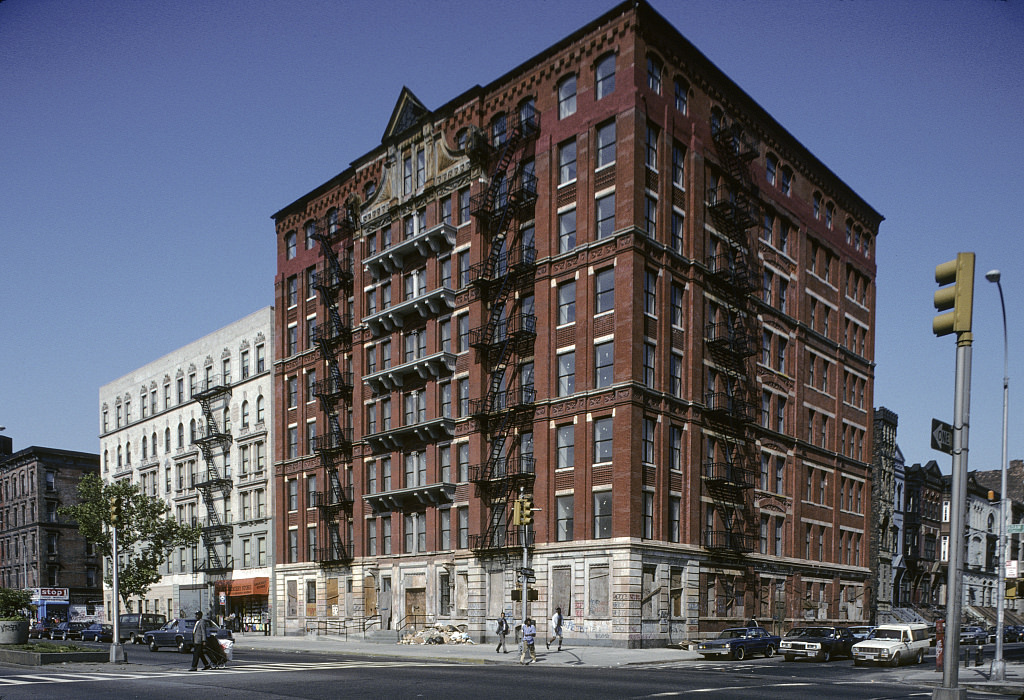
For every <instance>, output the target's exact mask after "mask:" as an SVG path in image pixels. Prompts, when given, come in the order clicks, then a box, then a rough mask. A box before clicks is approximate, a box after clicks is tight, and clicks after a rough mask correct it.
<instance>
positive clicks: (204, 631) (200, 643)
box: [189, 610, 212, 671]
mask: <svg viewBox="0 0 1024 700" xmlns="http://www.w3.org/2000/svg"><path fill="white" fill-rule="evenodd" d="M209 634H210V621H209V620H208V619H206V618H205V617H203V611H202V610H196V625H195V627H193V628H192V668H190V669H189V671H197V670H199V669H198V666H199V661H200V660H202V662H203V670H204V671H209V670H210V668H212V667H211V666H210V660H209V659H208V658H207V657H206V638H207V637H208V636H209Z"/></svg>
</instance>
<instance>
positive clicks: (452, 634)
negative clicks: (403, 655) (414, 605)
mask: <svg viewBox="0 0 1024 700" xmlns="http://www.w3.org/2000/svg"><path fill="white" fill-rule="evenodd" d="M467 629H468V628H467V626H466V625H459V626H458V627H456V626H455V625H432V626H430V627H424V628H423V629H421V630H420V631H418V632H416V633H415V634H411V633H410V634H405V635H402V638H401V639H400V640H398V643H399V644H475V643H476V642H474V641H473V639H472V638H471V637H470V636H469V634H468V633H467V632H466V630H467Z"/></svg>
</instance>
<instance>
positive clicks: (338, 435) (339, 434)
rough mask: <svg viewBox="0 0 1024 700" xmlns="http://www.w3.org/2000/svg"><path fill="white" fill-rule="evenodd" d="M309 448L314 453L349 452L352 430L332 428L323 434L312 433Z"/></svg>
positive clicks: (337, 453)
mask: <svg viewBox="0 0 1024 700" xmlns="http://www.w3.org/2000/svg"><path fill="white" fill-rule="evenodd" d="M309 446H310V449H311V450H312V451H313V452H316V453H326V454H328V455H339V454H350V453H351V452H352V431H351V430H348V429H343V428H333V429H331V430H329V431H327V432H326V433H324V434H323V435H314V436H313V437H312V438H311V439H310V444H309Z"/></svg>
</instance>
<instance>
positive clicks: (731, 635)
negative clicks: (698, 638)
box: [697, 627, 781, 661]
mask: <svg viewBox="0 0 1024 700" xmlns="http://www.w3.org/2000/svg"><path fill="white" fill-rule="evenodd" d="M780 641H781V640H780V639H779V637H778V636H776V635H773V634H769V632H768V630H766V629H765V628H763V627H730V628H729V629H725V630H722V631H721V632H720V633H719V635H718V638H717V639H710V640H707V641H704V642H700V643H699V644H697V652H698V653H699V654H700V655H701V656H703V657H704V658H709V657H718V656H728V657H732V658H734V659H736V660H737V661H739V660H741V659H743V658H744V657H747V656H750V655H751V654H764V655H765V656H766V657H768V656H774V655H775V651H776V649H778V648H779V642H780Z"/></svg>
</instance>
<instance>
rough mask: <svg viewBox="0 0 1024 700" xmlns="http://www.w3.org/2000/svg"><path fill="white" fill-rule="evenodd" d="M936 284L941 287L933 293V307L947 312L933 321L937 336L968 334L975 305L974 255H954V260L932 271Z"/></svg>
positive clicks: (933, 328) (934, 331)
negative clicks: (949, 285) (950, 285)
mask: <svg viewBox="0 0 1024 700" xmlns="http://www.w3.org/2000/svg"><path fill="white" fill-rule="evenodd" d="M935 281H936V282H938V283H939V284H940V285H948V284H952V285H953V286H952V287H947V286H943V287H942V288H941V289H939V291H937V292H935V308H936V309H938V310H939V311H945V312H946V313H943V314H940V315H938V316H936V317H935V318H934V319H932V332H933V333H935V335H937V336H943V335H949V334H950V333H964V332H967V333H969V332H970V331H971V313H972V309H973V306H974V253H957V254H956V259H955V260H950V261H949V262H944V263H942V264H941V265H939V266H937V267H936V268H935Z"/></svg>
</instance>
